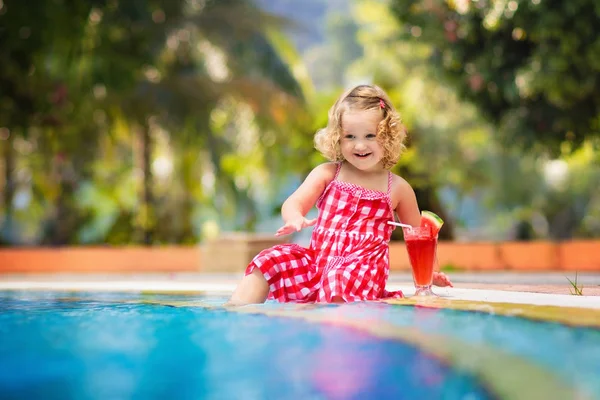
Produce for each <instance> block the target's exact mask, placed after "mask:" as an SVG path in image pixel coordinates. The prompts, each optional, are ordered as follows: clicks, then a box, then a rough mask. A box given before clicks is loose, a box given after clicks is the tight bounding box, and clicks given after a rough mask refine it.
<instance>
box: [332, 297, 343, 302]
mask: <svg viewBox="0 0 600 400" xmlns="http://www.w3.org/2000/svg"><path fill="white" fill-rule="evenodd" d="M331 302H332V303H345V301H344V299H343V298H342V296H333V297H332V298H331Z"/></svg>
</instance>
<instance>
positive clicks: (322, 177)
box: [276, 163, 337, 236]
mask: <svg viewBox="0 0 600 400" xmlns="http://www.w3.org/2000/svg"><path fill="white" fill-rule="evenodd" d="M336 168H337V166H336V164H333V163H327V164H321V165H319V166H317V167H315V168H314V169H313V170H312V171H311V172H310V174H308V176H307V177H306V179H305V180H304V182H302V184H301V185H300V187H298V189H296V191H295V192H294V193H292V195H291V196H290V197H288V198H287V200H286V201H285V202H284V203H283V206H281V216H282V218H283V221H284V222H285V225H284V226H282V227H281V228H280V229H279V230H278V231H277V233H276V235H278V236H280V235H287V234H290V233H292V232H294V231H296V232H297V231H300V230H301V229H302V228H305V227H307V226H311V225H314V224H315V223H316V222H317V221H316V220H314V219H313V220H310V221H308V220H306V219H305V218H304V216H305V215H306V214H308V212H309V211H310V209H311V208H313V207H314V205H315V203H316V202H317V200H318V199H319V197H320V196H321V194H322V193H323V191H324V190H325V188H326V187H327V185H328V184H329V182H331V181H332V180H333V178H334V176H335V171H336Z"/></svg>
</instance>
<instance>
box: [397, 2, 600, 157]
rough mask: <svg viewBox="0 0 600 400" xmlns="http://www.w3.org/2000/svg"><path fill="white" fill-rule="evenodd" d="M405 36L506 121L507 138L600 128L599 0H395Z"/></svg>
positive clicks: (554, 136) (497, 119) (554, 137)
mask: <svg viewBox="0 0 600 400" xmlns="http://www.w3.org/2000/svg"><path fill="white" fill-rule="evenodd" d="M392 5H393V7H392V9H393V13H394V14H395V16H396V17H397V18H398V19H399V20H400V21H401V22H402V24H403V32H402V36H401V39H402V40H412V41H414V42H418V43H428V44H430V45H432V48H431V51H430V52H429V56H428V58H429V60H430V64H431V66H433V67H434V68H435V70H436V71H438V72H440V73H441V75H442V76H443V77H444V78H446V79H447V81H448V82H450V83H451V85H452V86H453V87H455V88H456V90H457V92H458V93H459V95H460V97H461V98H464V99H468V100H470V101H472V102H473V104H475V105H476V107H477V108H478V109H479V110H481V112H482V113H483V115H485V116H486V117H487V118H489V120H490V121H492V122H493V123H494V124H496V125H497V126H498V127H500V128H501V129H500V131H499V133H500V135H501V137H502V138H503V139H504V140H503V143H505V144H516V145H523V146H527V147H534V144H539V145H542V146H543V147H544V148H546V149H550V150H552V151H554V152H555V154H558V152H559V147H560V146H559V145H560V143H561V142H562V141H565V140H567V141H570V142H572V143H574V144H576V145H577V144H581V143H582V142H583V140H584V139H585V138H586V137H588V136H589V135H598V134H599V133H600V35H598V32H599V29H600V28H599V27H600V3H598V1H596V0H568V1H567V0H562V1H561V0H550V1H539V0H533V1H529V0H528V1H517V0H511V1H497V0H479V1H467V0H455V1H445V0H408V1H405V0H392Z"/></svg>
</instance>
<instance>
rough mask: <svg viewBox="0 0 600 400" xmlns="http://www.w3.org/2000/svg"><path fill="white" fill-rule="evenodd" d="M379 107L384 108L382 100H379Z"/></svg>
mask: <svg viewBox="0 0 600 400" xmlns="http://www.w3.org/2000/svg"><path fill="white" fill-rule="evenodd" d="M379 107H381V108H385V102H384V101H383V99H379Z"/></svg>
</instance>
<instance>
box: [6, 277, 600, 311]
mask: <svg viewBox="0 0 600 400" xmlns="http://www.w3.org/2000/svg"><path fill="white" fill-rule="evenodd" d="M236 284H237V282H234V281H227V280H213V281H209V282H202V281H191V282H190V281H187V282H186V281H177V280H167V281H166V280H151V279H136V280H131V279H105V280H100V281H99V280H93V279H85V278H83V277H81V278H79V279H71V280H52V279H39V278H38V279H35V278H30V279H19V280H0V290H40V291H42V290H55V291H74V292H81V291H102V292H156V293H205V294H215V295H228V294H230V293H232V292H233V290H234V289H235V287H236ZM387 289H388V290H402V291H403V293H404V294H405V295H406V296H407V297H410V296H412V295H413V294H414V287H413V286H412V285H410V284H409V283H391V284H388V285H387ZM434 292H436V294H438V295H440V296H441V297H442V298H447V299H452V300H467V301H478V302H490V303H513V304H530V305H540V306H558V307H577V308H587V309H600V296H573V295H566V294H548V293H536V292H520V291H509V290H494V289H470V288H464V287H460V288H435V289H434Z"/></svg>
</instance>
